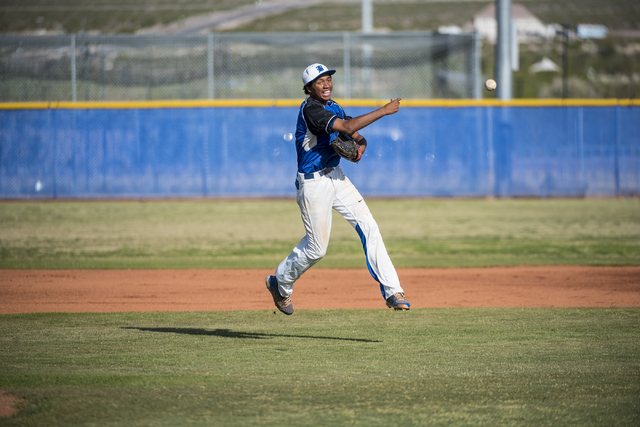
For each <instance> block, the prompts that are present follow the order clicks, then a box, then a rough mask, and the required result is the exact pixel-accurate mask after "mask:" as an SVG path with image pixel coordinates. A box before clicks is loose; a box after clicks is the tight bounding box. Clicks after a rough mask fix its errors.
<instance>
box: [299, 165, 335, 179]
mask: <svg viewBox="0 0 640 427" xmlns="http://www.w3.org/2000/svg"><path fill="white" fill-rule="evenodd" d="M334 169H335V168H334V167H333V166H327V167H326V168H324V169H322V170H321V171H317V172H311V173H305V174H304V179H314V178H315V177H316V176H318V177H321V176H323V175H327V174H329V173H331V171H332V170H334Z"/></svg>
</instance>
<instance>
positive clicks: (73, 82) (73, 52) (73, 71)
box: [71, 34, 77, 102]
mask: <svg viewBox="0 0 640 427" xmlns="http://www.w3.org/2000/svg"><path fill="white" fill-rule="evenodd" d="M76 100H77V96H76V35H75V34H71V101H73V102H76Z"/></svg>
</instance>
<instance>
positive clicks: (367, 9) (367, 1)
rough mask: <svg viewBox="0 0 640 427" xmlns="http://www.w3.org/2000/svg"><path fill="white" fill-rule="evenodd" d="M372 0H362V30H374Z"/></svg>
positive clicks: (366, 32)
mask: <svg viewBox="0 0 640 427" xmlns="http://www.w3.org/2000/svg"><path fill="white" fill-rule="evenodd" d="M371 2H372V0H362V32H363V33H364V34H369V33H371V32H373V6H372V4H371Z"/></svg>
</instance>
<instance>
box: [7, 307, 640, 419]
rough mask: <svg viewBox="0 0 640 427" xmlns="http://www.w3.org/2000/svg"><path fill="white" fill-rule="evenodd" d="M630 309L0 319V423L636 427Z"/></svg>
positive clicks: (637, 347)
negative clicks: (7, 404)
mask: <svg viewBox="0 0 640 427" xmlns="http://www.w3.org/2000/svg"><path fill="white" fill-rule="evenodd" d="M639 322H640V309H638V308H594V309H587V308H581V309H562V308H529V309H501V308H492V309H479V308H474V309H420V310H411V311H408V312H393V311H392V310H386V309H379V310H298V311H296V314H295V315H294V316H291V317H289V316H283V315H281V314H280V313H278V314H277V315H276V314H274V313H273V311H272V310H259V311H236V312H192V313H125V314H123V313H112V314H29V315H5V316H0V390H5V391H6V392H8V393H11V394H13V395H14V396H17V397H18V398H20V399H21V403H20V404H19V407H20V409H21V412H20V414H19V415H17V416H15V417H13V418H5V419H0V424H2V425H5V426H27V425H47V426H80V425H82V426H88V425H96V426H98V425H100V426H106V425H109V426H115V425H123V426H124V425H126V426H151V425H154V426H155V425H157V426H181V425H224V426H241V425H242V426H244V425H310V426H315V425H324V426H326V425H352V424H354V425H366V426H371V425H380V426H389V425H434V426H440V425H441V426H482V425H486V426H496V425H500V426H516V425H517V426H531V425H535V426H578V425H579V426H603V425H616V426H627V425H628V426H637V425H638V422H639V421H640V357H639V354H640V328H638V324H639Z"/></svg>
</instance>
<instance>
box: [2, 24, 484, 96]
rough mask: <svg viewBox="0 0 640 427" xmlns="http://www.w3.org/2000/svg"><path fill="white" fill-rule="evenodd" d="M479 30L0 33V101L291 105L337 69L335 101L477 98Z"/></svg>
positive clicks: (478, 92) (478, 90)
mask: <svg viewBox="0 0 640 427" xmlns="http://www.w3.org/2000/svg"><path fill="white" fill-rule="evenodd" d="M479 43H480V42H479V40H478V38H477V36H476V34H456V35H450V34H434V33H428V32H412V33H392V34H362V33H348V32H345V33H244V34H237V33H236V34H208V35H171V36H132V35H87V34H75V35H63V36H0V102H28V101H121V100H122V101H125V100H170V99H256V98H265V99H285V98H298V97H301V96H303V92H302V81H301V74H302V70H304V68H306V67H307V66H308V65H309V64H311V63H314V62H320V63H324V64H325V65H327V66H329V67H331V68H335V69H337V70H338V73H337V74H336V75H335V76H334V81H335V83H336V85H335V91H334V94H335V97H336V98H346V99H349V98H391V97H398V96H400V97H402V98H405V99H427V98H480V89H479V88H480V87H481V85H480V84H479V82H480V80H481V78H480V57H479V55H480V53H479Z"/></svg>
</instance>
